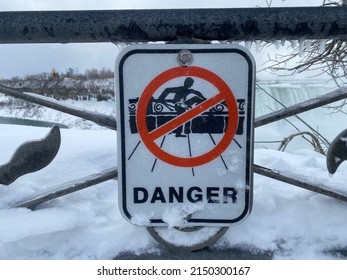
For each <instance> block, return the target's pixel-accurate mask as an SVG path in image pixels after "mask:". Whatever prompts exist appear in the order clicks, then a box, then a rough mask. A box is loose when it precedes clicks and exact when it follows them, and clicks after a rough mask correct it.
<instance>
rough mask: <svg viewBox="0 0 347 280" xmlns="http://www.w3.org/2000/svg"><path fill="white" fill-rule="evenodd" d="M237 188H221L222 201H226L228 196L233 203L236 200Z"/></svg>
mask: <svg viewBox="0 0 347 280" xmlns="http://www.w3.org/2000/svg"><path fill="white" fill-rule="evenodd" d="M236 195H237V190H235V189H234V188H223V203H228V198H231V200H232V202H233V203H236V201H237V197H236Z"/></svg>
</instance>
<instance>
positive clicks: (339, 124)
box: [255, 80, 347, 151]
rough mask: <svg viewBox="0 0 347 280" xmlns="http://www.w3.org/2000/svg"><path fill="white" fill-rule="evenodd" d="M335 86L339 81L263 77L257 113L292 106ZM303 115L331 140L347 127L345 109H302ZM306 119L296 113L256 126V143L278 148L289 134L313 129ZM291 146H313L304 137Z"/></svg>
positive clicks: (265, 146)
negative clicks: (335, 82)
mask: <svg viewBox="0 0 347 280" xmlns="http://www.w3.org/2000/svg"><path fill="white" fill-rule="evenodd" d="M335 88H336V86H335V84H333V83H327V82H326V81H320V80H290V81H288V80H286V81H259V82H257V86H256V95H255V116H256V117H258V116H262V115H265V114H268V113H271V112H273V111H277V110H280V109H283V108H284V106H283V105H285V106H286V107H288V106H291V105H294V104H300V102H303V101H305V100H308V99H311V98H315V97H317V96H320V95H323V94H326V93H329V92H331V91H333V90H334V89H335ZM281 104H283V105H281ZM339 104H340V103H339ZM299 117H300V118H301V119H302V120H304V122H306V123H307V124H308V125H309V126H311V127H312V128H313V129H314V130H317V131H318V132H319V133H321V134H322V135H323V136H324V137H325V138H327V139H328V140H329V141H331V140H332V139H334V137H335V136H336V135H337V134H338V133H339V132H340V131H342V130H343V129H346V128H347V127H346V125H345V124H346V119H347V116H346V115H345V114H344V113H334V114H333V113H332V109H328V108H326V107H323V108H317V109H314V110H311V111H308V112H305V113H301V114H299ZM304 122H303V121H301V120H299V119H298V118H296V117H290V118H288V119H287V120H280V121H277V122H274V123H271V124H269V125H265V126H263V127H259V128H256V130H255V147H256V148H270V149H278V147H279V145H280V141H282V140H283V139H284V138H285V137H288V136H289V135H291V134H294V133H297V132H298V131H310V132H312V130H311V129H310V128H309V127H308V126H307V125H306V124H304ZM276 141H277V142H276ZM288 147H289V148H288V149H287V150H297V149H302V148H304V149H306V148H308V149H312V146H310V144H309V143H308V142H307V141H305V140H304V139H303V138H301V137H298V138H297V139H295V141H292V143H291V144H290V145H288ZM287 150H286V151H287Z"/></svg>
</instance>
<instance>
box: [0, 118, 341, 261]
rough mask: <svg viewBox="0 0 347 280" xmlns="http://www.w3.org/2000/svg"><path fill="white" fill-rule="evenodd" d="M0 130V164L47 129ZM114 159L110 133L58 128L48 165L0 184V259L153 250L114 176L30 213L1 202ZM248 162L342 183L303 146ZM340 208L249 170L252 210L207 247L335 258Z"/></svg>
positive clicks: (107, 164) (156, 248) (263, 152)
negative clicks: (123, 205) (128, 212)
mask: <svg viewBox="0 0 347 280" xmlns="http://www.w3.org/2000/svg"><path fill="white" fill-rule="evenodd" d="M0 130H1V131H2V133H1V140H0V141H1V142H0V143H1V145H0V155H1V156H0V164H2V163H5V162H7V161H8V159H9V157H10V155H11V154H12V152H13V151H14V150H15V148H16V147H17V146H18V145H19V144H20V143H22V142H24V141H26V140H30V139H38V138H42V137H43V136H44V135H45V134H46V133H47V131H48V129H47V128H37V127H28V126H15V125H0ZM116 159H117V152H116V132H114V131H109V130H79V129H63V130H62V146H61V150H60V152H59V153H58V156H57V157H56V158H55V159H54V161H53V162H52V164H51V165H49V166H48V167H46V168H45V169H43V170H41V171H39V172H37V173H34V174H28V175H26V176H23V177H22V178H20V179H18V180H17V181H16V182H14V183H13V184H12V185H10V186H1V188H0V221H1V227H0V259H110V258H113V257H115V256H117V254H119V253H120V252H122V251H133V252H134V253H137V254H141V253H145V252H152V253H153V252H159V246H158V244H157V243H156V241H154V239H152V238H151V237H150V235H149V234H148V232H147V231H146V229H145V228H143V227H138V226H134V225H131V224H129V223H128V222H126V221H125V220H124V219H123V218H122V217H121V215H120V213H119V210H118V203H117V181H115V180H112V181H108V182H105V183H102V184H99V185H97V186H93V187H90V188H88V189H85V190H82V191H79V192H76V193H73V194H70V195H67V196H64V197H61V198H58V199H55V200H53V201H51V202H47V203H44V204H42V205H41V206H39V207H38V209H37V210H35V211H31V210H28V209H13V208H11V207H10V206H9V205H10V204H11V203H13V202H16V201H18V200H21V199H22V198H25V197H26V196H28V195H30V194H33V193H35V192H37V191H40V190H43V189H45V188H47V187H49V186H53V185H55V184H59V183H63V182H67V181H70V180H72V179H76V178H79V177H82V176H85V175H89V174H93V173H97V172H99V171H102V170H105V169H108V168H110V167H114V166H116V165H117V160H116ZM255 162H256V163H257V164H260V165H264V166H266V167H270V168H276V169H280V170H290V171H292V172H297V173H299V174H303V175H309V176H311V177H312V180H314V181H315V180H317V182H322V181H324V182H325V183H328V184H330V185H331V186H333V187H334V188H336V189H343V187H344V185H345V184H344V183H345V176H346V175H345V174H346V172H347V166H343V165H342V166H341V168H340V169H339V170H338V172H337V173H336V175H334V176H333V177H330V176H329V175H328V173H327V171H326V167H325V158H324V156H322V155H320V154H318V153H315V152H313V151H310V150H307V149H305V150H297V151H296V152H292V153H286V152H278V151H274V150H265V149H257V150H256V151H255ZM346 193H347V191H346ZM346 213H347V204H346V203H343V202H339V201H336V200H334V199H332V198H329V197H324V196H322V195H319V194H315V193H313V192H309V191H306V190H303V189H299V188H297V187H294V186H290V185H287V184H284V183H280V182H277V181H274V180H271V179H268V178H266V177H262V176H259V175H256V176H255V178H254V204H253V212H252V214H251V215H250V217H249V218H248V219H247V220H246V221H245V222H244V223H242V224H240V225H238V226H236V227H232V228H230V229H229V230H228V231H227V233H226V234H225V235H224V236H223V237H222V238H221V239H220V240H219V241H218V242H217V243H216V244H214V245H213V246H212V247H214V248H216V249H218V248H228V247H232V246H238V247H239V246H241V247H242V246H246V247H247V246H248V247H249V246H251V247H252V246H253V247H255V248H258V249H262V250H271V251H273V252H274V258H275V259H338V258H340V257H341V256H339V255H338V254H331V250H334V249H343V248H347V227H346V224H345V222H346Z"/></svg>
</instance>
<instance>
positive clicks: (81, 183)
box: [12, 168, 118, 209]
mask: <svg viewBox="0 0 347 280" xmlns="http://www.w3.org/2000/svg"><path fill="white" fill-rule="evenodd" d="M112 179H116V180H117V179H118V170H117V168H111V169H108V170H105V171H102V172H100V173H98V174H93V175H89V176H86V177H83V178H80V179H77V180H73V181H70V182H67V183H64V184H61V185H58V186H53V187H51V188H48V189H46V190H44V191H42V192H39V193H36V194H34V195H32V196H30V197H27V198H25V199H24V200H21V201H18V202H17V203H15V204H14V205H12V206H13V207H26V208H30V209H33V208H35V207H36V206H37V205H39V204H41V203H44V202H47V201H50V200H53V199H55V198H58V197H61V196H64V195H67V194H70V193H73V192H77V191H80V190H83V189H85V188H89V187H92V186H94V185H97V184H100V183H103V182H105V181H108V180H112Z"/></svg>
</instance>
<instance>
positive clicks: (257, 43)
mask: <svg viewBox="0 0 347 280" xmlns="http://www.w3.org/2000/svg"><path fill="white" fill-rule="evenodd" d="M260 46H261V40H256V41H255V51H256V52H257V53H260Z"/></svg>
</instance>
